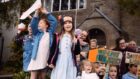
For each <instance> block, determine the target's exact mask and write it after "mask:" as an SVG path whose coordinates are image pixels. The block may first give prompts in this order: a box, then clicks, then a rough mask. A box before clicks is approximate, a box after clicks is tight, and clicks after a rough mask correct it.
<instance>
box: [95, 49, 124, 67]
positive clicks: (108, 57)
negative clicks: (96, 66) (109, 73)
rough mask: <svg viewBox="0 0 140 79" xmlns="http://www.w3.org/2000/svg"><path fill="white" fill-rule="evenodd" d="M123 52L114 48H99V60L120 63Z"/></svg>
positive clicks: (114, 63)
mask: <svg viewBox="0 0 140 79" xmlns="http://www.w3.org/2000/svg"><path fill="white" fill-rule="evenodd" d="M121 60H122V53H121V52H118V51H113V50H98V55H97V62H102V63H108V64H112V65H120V63H121Z"/></svg>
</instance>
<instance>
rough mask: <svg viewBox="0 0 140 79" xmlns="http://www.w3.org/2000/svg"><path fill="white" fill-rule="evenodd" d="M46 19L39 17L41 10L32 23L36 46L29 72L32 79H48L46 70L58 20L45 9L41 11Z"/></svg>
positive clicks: (36, 13) (37, 12)
mask: <svg viewBox="0 0 140 79" xmlns="http://www.w3.org/2000/svg"><path fill="white" fill-rule="evenodd" d="M40 11H41V13H43V15H44V17H39V16H38V14H39V10H37V11H36V12H35V15H34V17H33V18H32V21H31V23H30V24H31V28H32V31H33V32H32V33H33V35H34V46H33V50H32V59H31V61H30V63H29V66H28V70H29V71H31V78H30V79H37V75H38V74H39V79H46V78H45V76H46V72H45V68H46V67H47V61H48V57H49V53H50V47H51V46H52V40H53V33H54V31H55V29H56V26H57V20H56V18H54V16H52V15H51V14H50V13H49V12H48V11H47V10H46V9H45V8H41V9H40Z"/></svg>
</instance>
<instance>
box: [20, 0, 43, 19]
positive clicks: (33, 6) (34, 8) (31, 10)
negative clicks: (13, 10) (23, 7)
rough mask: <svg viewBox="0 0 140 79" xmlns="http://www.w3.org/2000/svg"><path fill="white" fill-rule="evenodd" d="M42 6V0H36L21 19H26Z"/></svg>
mask: <svg viewBox="0 0 140 79" xmlns="http://www.w3.org/2000/svg"><path fill="white" fill-rule="evenodd" d="M40 6H42V3H41V0H36V1H35V3H34V4H33V5H32V6H31V7H30V8H29V9H28V10H27V11H25V12H24V13H23V14H22V15H21V17H20V19H26V18H27V17H28V16H29V15H30V14H31V13H32V12H34V11H35V10H36V9H38V8H40Z"/></svg>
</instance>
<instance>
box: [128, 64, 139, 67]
mask: <svg viewBox="0 0 140 79" xmlns="http://www.w3.org/2000/svg"><path fill="white" fill-rule="evenodd" d="M132 67H137V65H135V64H129V68H132Z"/></svg>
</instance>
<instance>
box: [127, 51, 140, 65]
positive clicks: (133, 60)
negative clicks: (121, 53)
mask: <svg viewBox="0 0 140 79" xmlns="http://www.w3.org/2000/svg"><path fill="white" fill-rule="evenodd" d="M125 63H129V64H136V65H140V54H139V53H134V52H126V60H125Z"/></svg>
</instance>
